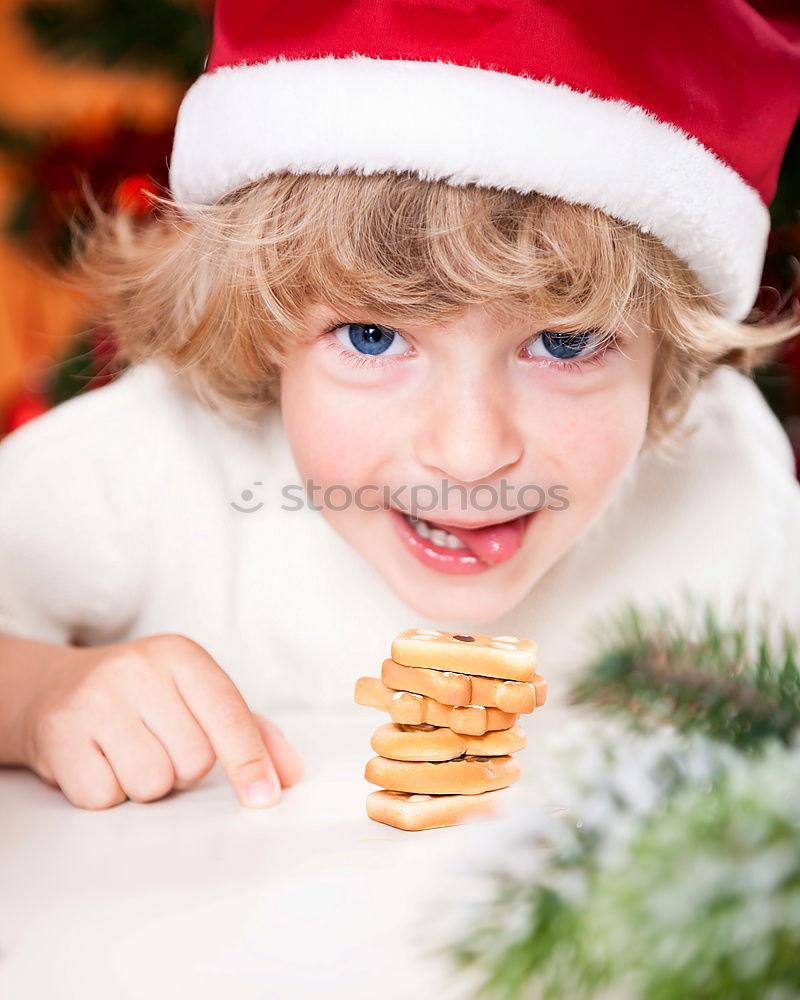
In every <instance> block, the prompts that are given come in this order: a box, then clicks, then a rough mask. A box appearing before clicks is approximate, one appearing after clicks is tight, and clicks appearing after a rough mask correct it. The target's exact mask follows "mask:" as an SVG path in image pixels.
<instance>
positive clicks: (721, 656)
mask: <svg viewBox="0 0 800 1000" xmlns="http://www.w3.org/2000/svg"><path fill="white" fill-rule="evenodd" d="M701 614H702V616H703V618H702V623H701V624H700V627H699V629H698V628H697V624H696V623H693V622H691V621H690V620H689V621H686V620H684V619H683V618H681V617H680V616H675V615H670V614H668V613H667V612H665V611H664V610H663V609H659V610H658V611H656V612H655V613H654V614H651V616H650V617H649V618H648V617H647V616H646V615H644V614H643V613H642V612H641V611H640V610H638V609H637V608H635V607H632V606H630V605H628V606H627V607H626V608H625V609H624V611H623V612H622V614H621V615H619V616H618V617H617V618H616V619H614V620H612V621H611V623H610V625H608V626H606V627H605V629H604V633H603V641H604V648H603V649H602V652H601V653H600V654H599V656H598V657H597V659H596V660H595V661H594V662H592V663H591V664H590V665H589V667H588V668H587V671H586V673H585V675H584V676H583V677H582V678H581V679H580V680H579V681H578V682H577V683H576V684H575V685H574V686H573V688H572V691H571V692H570V698H571V700H572V701H573V702H593V703H594V704H596V705H597V706H599V707H601V708H604V709H609V710H612V711H618V710H625V711H627V712H629V713H631V714H632V715H633V716H634V719H638V720H641V721H645V722H647V721H649V720H653V719H657V720H658V721H661V722H663V721H668V722H671V723H673V724H674V725H675V726H676V727H677V728H678V729H680V730H682V731H684V732H685V731H688V730H691V729H696V730H698V731H701V732H703V733H705V734H706V735H708V736H711V737H712V738H714V739H718V740H723V741H725V742H728V743H731V744H733V745H734V746H736V747H738V748H739V749H749V748H752V747H756V746H758V745H760V744H761V743H762V742H763V741H764V740H766V739H769V738H770V737H777V738H779V739H780V740H782V741H783V742H784V743H785V744H788V743H789V742H790V741H791V739H792V736H793V735H794V734H795V733H796V732H798V731H800V637H798V636H797V635H794V634H792V633H791V632H790V631H789V629H788V628H787V627H785V626H784V627H783V629H782V634H781V642H780V646H779V648H778V649H776V648H775V643H774V641H772V640H771V639H770V634H769V629H768V627H767V625H766V623H762V624H761V626H760V627H759V628H758V630H757V632H756V634H755V637H754V641H755V646H754V641H753V636H752V632H749V631H748V629H747V627H746V626H745V625H744V624H738V623H737V624H734V625H732V626H728V627H727V628H723V626H722V625H720V623H719V621H718V619H717V616H716V614H715V613H714V612H713V610H712V609H711V607H710V605H706V606H705V608H703V609H702V611H701ZM601 627H602V626H601ZM748 640H749V641H748Z"/></svg>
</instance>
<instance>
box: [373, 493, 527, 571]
mask: <svg viewBox="0 0 800 1000" xmlns="http://www.w3.org/2000/svg"><path fill="white" fill-rule="evenodd" d="M389 512H390V514H391V516H392V519H393V521H394V522H395V527H396V529H397V531H398V534H399V535H400V538H401V539H402V540H403V542H404V543H405V545H406V547H407V548H408V549H409V550H410V551H411V553H412V554H413V555H414V556H415V557H416V558H417V559H418V560H419V561H420V562H422V563H423V564H424V565H426V566H428V567H430V568H432V569H437V570H439V571H440V572H443V573H481V572H485V571H486V570H488V569H491V568H492V567H493V566H497V565H499V564H500V563H503V562H507V561H508V560H509V559H512V558H513V557H514V556H515V555H516V553H517V552H518V551H519V549H520V548H521V546H522V541H523V538H524V536H525V531H526V528H527V526H528V523H529V521H530V519H531V516H532V514H533V513H535V512H528V513H526V514H522V515H520V516H519V517H516V518H510V519H509V520H506V521H500V522H497V521H496V522H492V523H483V524H480V525H478V526H472V527H468V526H466V525H458V524H453V523H452V522H445V521H433V520H429V519H428V518H423V519H419V520H423V521H424V522H425V524H424V526H425V527H426V531H425V534H424V535H422V536H421V535H420V533H419V532H418V531H416V530H415V528H414V526H413V521H411V522H410V521H409V519H408V517H407V515H405V514H401V513H400V511H398V510H396V509H395V508H393V507H390V508H389ZM437 529H438V530H439V531H442V532H447V533H448V534H450V535H452V536H454V537H455V538H457V539H458V541H459V542H460V543H461V545H462V546H464V548H454V547H453V546H448V547H446V548H445V547H443V546H442V545H439V544H436V542H435V541H434V540H433V539H432V538H430V537H428V535H429V534H430V532H434V533H435V532H436V531H437Z"/></svg>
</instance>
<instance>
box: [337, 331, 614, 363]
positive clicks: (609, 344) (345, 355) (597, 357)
mask: <svg viewBox="0 0 800 1000" xmlns="http://www.w3.org/2000/svg"><path fill="white" fill-rule="evenodd" d="M351 322H352V320H350V321H341V322H338V323H334V324H333V325H332V326H329V327H328V328H327V329H326V330H325V333H324V336H325V337H328V336H330V335H331V334H333V333H335V332H336V331H337V330H339V329H340V328H341V327H343V326H349V325H350V323H351ZM386 329H388V330H392V332H393V333H400V331H399V330H395V329H394V327H386ZM401 336H403V334H401ZM325 346H326V347H328V348H330V349H332V350H334V351H336V353H337V355H338V356H339V357H340V358H341V359H342V361H344V362H345V364H349V365H352V366H353V367H354V368H372V369H376V368H386V367H387V366H388V365H389V364H391V363H392V362H393V361H400V360H402V358H403V357H404V356H405V355H402V354H401V355H392V356H391V357H389V358H386V359H384V360H383V361H381V360H380V355H370V354H357V353H355V352H351V351H346V350H345V349H344V348H343V347H342V346H341V344H340V343H339V341H338V340H336V339H335V338H333V339H331V340H328V341H327V342H326V345H325ZM617 350H619V342H618V341H617V338H616V337H615V336H614V335H613V334H610V335H608V336H607V337H605V338H604V339H603V340H602V341H600V343H599V344H598V345H597V347H596V348H595V350H594V351H593V352H592V353H591V354H587V355H586V357H585V358H581V359H580V360H579V361H574V360H571V359H569V358H529V359H528V360H529V361H531V362H532V363H535V364H537V365H538V366H539V367H543V368H554V369H555V370H556V371H561V372H582V371H585V370H586V369H587V368H591V367H594V366H595V365H600V364H602V363H603V362H604V361H605V360H606V358H607V357H608V355H609V354H612V353H613V352H614V351H617Z"/></svg>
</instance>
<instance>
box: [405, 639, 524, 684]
mask: <svg viewBox="0 0 800 1000" xmlns="http://www.w3.org/2000/svg"><path fill="white" fill-rule="evenodd" d="M392 659H393V660H395V661H396V662H397V663H402V664H403V665H404V666H406V667H428V668H430V669H432V670H451V671H455V672H457V673H462V674H479V675H480V676H482V677H499V678H501V679H503V680H512V681H529V680H530V679H531V677H532V676H533V674H534V672H535V670H536V663H537V647H536V643H535V642H533V641H532V640H531V639H520V638H518V637H517V636H515V635H481V634H480V633H477V632H440V631H439V630H438V629H421V628H409V629H406V630H405V631H404V632H401V633H400V635H398V636H397V638H396V639H395V640H394V642H392Z"/></svg>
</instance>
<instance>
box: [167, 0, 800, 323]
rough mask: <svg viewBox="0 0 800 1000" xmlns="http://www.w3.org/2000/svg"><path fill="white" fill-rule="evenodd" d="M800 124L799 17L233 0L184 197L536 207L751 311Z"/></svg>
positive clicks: (687, 9) (610, 5) (184, 142)
mask: <svg viewBox="0 0 800 1000" xmlns="http://www.w3.org/2000/svg"><path fill="white" fill-rule="evenodd" d="M798 114H800V13H798V12H797V7H796V0H760V2H752V3H746V2H745V0H680V2H678V3H672V2H669V0H655V2H653V3H642V2H641V0H605V2H603V3H598V2H597V0H559V2H558V3H553V2H552V0H550V2H548V0H524V2H514V0H304V2H302V3H298V2H296V0H261V2H258V0H218V2H217V5H216V11H215V25H214V42H213V47H212V51H211V55H210V57H209V60H208V64H207V67H206V72H205V73H204V74H203V75H202V76H201V77H200V79H198V80H197V81H196V82H195V83H194V84H193V86H192V87H191V88H190V89H189V91H188V92H187V94H186V96H185V97H184V100H183V103H182V105H181V108H180V112H179V115H178V123H177V128H176V132H175V143H174V148H173V153H172V161H171V166H170V181H171V185H172V190H173V195H174V196H175V198H176V199H177V200H178V201H179V202H182V203H184V204H188V203H202V204H209V203H212V202H214V201H216V200H217V199H218V198H220V197H221V196H222V195H224V194H226V193H228V192H230V191H232V190H233V189H235V188H236V187H238V186H239V185H242V184H245V183H247V182H250V181H254V180H257V179H259V178H262V177H265V176H267V175H268V174H271V173H275V172H277V171H290V172H293V173H306V172H316V173H324V174H327V173H333V172H336V171H343V170H356V171H358V172H360V173H365V174H369V173H374V172H376V171H386V170H394V171H405V170H410V171H414V172H415V173H417V174H418V175H419V176H420V177H422V178H426V179H443V180H446V181H447V182H449V183H452V184H458V185H462V184H470V183H474V184H478V185H486V186H494V187H499V188H509V189H513V190H516V191H521V192H529V191H539V192H541V193H543V194H547V195H556V196H558V197H560V198H563V199H565V200H567V201H570V202H577V203H583V204H588V205H592V206H595V207H597V208H600V209H602V210H603V211H605V212H607V213H608V214H610V215H613V216H615V217H617V218H620V219H622V220H624V221H627V222H633V223H636V224H637V225H638V226H639V227H640V228H641V229H642V230H644V231H645V232H651V233H654V234H655V235H657V236H658V237H659V238H660V239H661V240H662V241H663V242H664V243H665V244H666V245H667V246H668V247H669V248H670V249H671V250H673V251H674V253H676V254H677V255H678V256H679V257H681V258H683V259H684V260H685V261H686V262H687V263H688V264H689V265H690V266H691V267H692V268H693V270H694V271H695V272H696V274H697V276H698V277H699V278H700V280H701V281H702V282H703V284H704V285H705V287H706V288H707V289H708V290H709V291H711V292H712V293H714V294H715V295H717V296H718V301H719V303H720V307H721V309H722V311H723V313H724V314H725V315H726V316H729V317H731V318H733V319H742V318H744V316H746V315H747V313H748V311H749V309H750V307H751V305H752V303H753V301H754V299H755V296H756V294H757V292H758V287H759V279H760V276H761V270H762V265H763V259H764V251H765V247H766V241H767V236H768V232H769V211H768V207H767V206H768V205H769V203H770V201H771V200H772V197H773V195H774V193H775V187H776V183H777V177H778V171H779V168H780V164H781V160H782V157H783V154H784V151H785V148H786V145H787V142H788V139H789V136H790V134H791V131H792V128H793V126H794V124H795V122H796V120H797V118H798Z"/></svg>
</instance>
